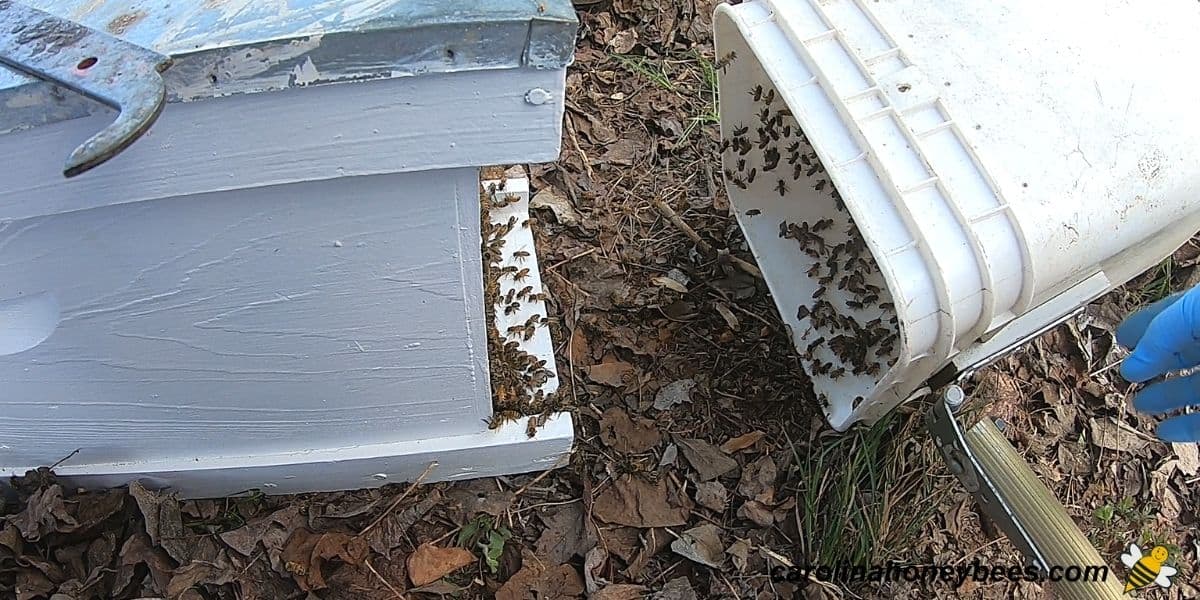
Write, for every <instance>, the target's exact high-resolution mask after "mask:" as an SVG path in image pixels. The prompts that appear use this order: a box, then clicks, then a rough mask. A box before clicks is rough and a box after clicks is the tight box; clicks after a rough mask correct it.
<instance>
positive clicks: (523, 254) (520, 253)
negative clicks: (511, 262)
mask: <svg viewBox="0 0 1200 600" xmlns="http://www.w3.org/2000/svg"><path fill="white" fill-rule="evenodd" d="M513 258H515V259H517V260H518V261H520V262H525V259H527V258H529V251H528V250H517V251H516V252H513Z"/></svg>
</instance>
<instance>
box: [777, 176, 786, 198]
mask: <svg viewBox="0 0 1200 600" xmlns="http://www.w3.org/2000/svg"><path fill="white" fill-rule="evenodd" d="M775 191H777V192H779V195H780V196H784V195H786V194H787V184H786V183H784V182H783V180H782V179H780V180H779V183H776V184H775Z"/></svg>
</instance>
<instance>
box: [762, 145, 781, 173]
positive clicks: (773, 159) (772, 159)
mask: <svg viewBox="0 0 1200 600" xmlns="http://www.w3.org/2000/svg"><path fill="white" fill-rule="evenodd" d="M779 158H780V157H779V150H776V149H775V148H769V149H768V150H767V151H766V152H764V153H763V171H764V172H765V171H770V170H772V169H774V168H775V167H777V166H779Z"/></svg>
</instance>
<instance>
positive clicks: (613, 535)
mask: <svg viewBox="0 0 1200 600" xmlns="http://www.w3.org/2000/svg"><path fill="white" fill-rule="evenodd" d="M651 531H653V530H651ZM641 532H642V530H641V529H638V528H637V527H612V528H609V529H598V530H597V531H596V534H597V536H598V537H599V538H601V541H600V544H599V545H601V546H603V547H604V549H605V550H608V552H609V554H613V555H616V556H619V557H621V560H623V561H625V562H630V561H632V560H633V557H634V556H636V555H637V553H638V550H639V549H641V547H642V540H641Z"/></svg>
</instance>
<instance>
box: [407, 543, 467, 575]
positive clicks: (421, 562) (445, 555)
mask: <svg viewBox="0 0 1200 600" xmlns="http://www.w3.org/2000/svg"><path fill="white" fill-rule="evenodd" d="M475 560H476V559H475V555H474V554H472V553H471V551H470V550H467V549H466V548H458V547H455V546H451V547H449V548H439V547H437V546H434V545H433V544H430V543H424V544H421V545H420V546H418V547H417V549H416V550H414V551H413V553H412V554H409V555H408V560H407V565H408V577H409V579H411V580H412V582H413V585H426V584H430V583H433V582H435V581H437V580H439V579H441V578H443V577H445V576H446V575H449V574H450V573H453V572H455V571H457V570H459V569H461V568H463V567H465V566H467V565H469V564H473V563H474V562H475Z"/></svg>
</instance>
